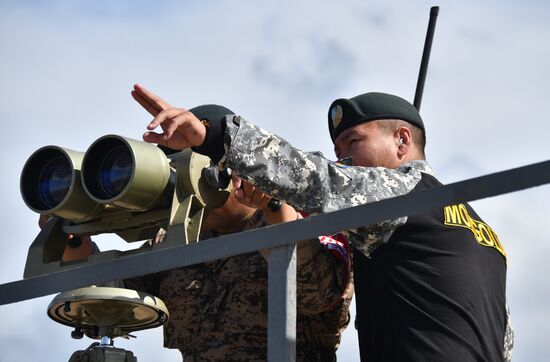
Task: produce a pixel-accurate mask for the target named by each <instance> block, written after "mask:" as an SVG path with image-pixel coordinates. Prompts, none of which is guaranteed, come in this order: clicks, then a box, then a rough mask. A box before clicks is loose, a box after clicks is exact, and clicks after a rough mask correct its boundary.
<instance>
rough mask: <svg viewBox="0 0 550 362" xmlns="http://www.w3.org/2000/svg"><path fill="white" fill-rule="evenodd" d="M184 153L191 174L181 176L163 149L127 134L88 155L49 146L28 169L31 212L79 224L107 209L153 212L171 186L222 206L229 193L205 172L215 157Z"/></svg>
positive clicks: (99, 143) (24, 185)
mask: <svg viewBox="0 0 550 362" xmlns="http://www.w3.org/2000/svg"><path fill="white" fill-rule="evenodd" d="M182 154H185V157H183V158H185V161H184V162H183V164H184V165H185V167H183V168H186V169H185V170H184V171H185V172H183V173H184V174H185V175H179V176H178V177H176V171H175V170H174V168H173V167H171V164H170V162H171V159H169V158H168V157H167V156H166V155H165V153H164V152H163V151H162V150H161V149H160V148H159V147H157V146H155V145H152V144H149V143H147V142H143V141H137V140H134V139H130V138H126V137H122V136H117V135H107V136H103V137H100V138H99V139H97V140H96V141H95V142H94V143H93V144H92V145H91V146H90V147H89V148H88V149H87V151H86V152H85V153H83V152H77V151H73V150H70V149H66V148H62V147H58V146H45V147H42V148H40V149H38V150H37V151H35V152H34V153H33V154H32V155H31V156H30V157H29V159H28V160H27V162H26V163H25V165H24V167H23V171H22V173H21V182H20V186H21V195H22V196H23V200H24V201H25V203H26V204H27V206H28V207H29V208H30V209H31V210H33V211H35V212H37V213H40V214H52V215H55V216H58V217H60V218H63V219H66V220H70V221H73V222H85V221H89V220H92V219H95V218H98V217H99V215H100V214H101V213H102V212H103V211H104V210H105V209H106V208H113V207H115V208H118V209H124V210H127V211H130V212H143V211H147V210H150V209H152V208H154V207H155V206H157V205H159V203H161V202H162V201H166V198H167V195H168V196H169V193H170V192H172V191H173V189H171V188H170V187H169V186H170V185H172V186H174V187H178V185H179V187H181V188H183V189H184V190H185V192H186V193H191V194H196V196H197V197H198V200H199V201H200V202H201V203H202V204H203V205H204V206H210V207H213V208H215V207H218V206H221V205H222V204H223V203H224V202H225V200H226V199H227V196H228V195H227V192H225V193H223V195H221V194H220V193H221V191H223V190H219V188H218V187H215V186H211V182H210V183H209V181H210V180H209V178H208V177H205V176H203V175H204V174H208V173H204V172H203V173H202V174H201V172H200V171H201V170H203V169H206V168H208V166H210V159H208V158H207V157H206V156H202V155H199V154H194V153H192V152H191V151H185V152H182ZM170 157H171V158H175V157H176V158H177V156H174V155H172V156H170ZM208 204H209V205H208ZM167 207H169V206H167Z"/></svg>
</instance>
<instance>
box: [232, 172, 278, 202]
mask: <svg viewBox="0 0 550 362" xmlns="http://www.w3.org/2000/svg"><path fill="white" fill-rule="evenodd" d="M232 182H233V190H234V191H233V192H235V197H236V198H237V200H239V202H240V203H241V204H244V205H246V206H248V207H252V208H254V209H265V208H266V207H267V204H268V203H269V200H270V199H271V197H269V196H267V195H266V194H264V193H263V192H262V191H260V190H258V189H257V188H256V187H254V185H252V184H251V183H250V182H248V181H245V180H242V179H240V178H238V177H237V176H235V175H233V176H232Z"/></svg>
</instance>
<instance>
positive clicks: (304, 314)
mask: <svg viewBox="0 0 550 362" xmlns="http://www.w3.org/2000/svg"><path fill="white" fill-rule="evenodd" d="M265 225H266V222H265V220H264V218H263V214H262V212H261V211H259V212H257V213H256V214H255V216H254V218H253V219H252V220H251V221H250V222H249V223H248V225H247V226H246V227H245V228H244V229H243V230H247V229H253V228H257V227H262V226H265ZM215 236H216V235H213V234H202V235H201V239H207V238H209V237H215ZM163 239H164V231H163V230H161V231H160V232H159V235H158V236H157V238H156V240H155V241H150V242H149V243H154V242H162V241H163ZM341 251H342V253H340V254H341V257H339V258H338V257H335V255H334V253H333V249H330V250H329V248H327V247H326V245H325V243H323V242H320V241H319V240H310V241H305V242H302V243H300V244H299V246H298V260H297V276H296V277H297V279H296V282H297V321H296V324H297V328H296V329H297V333H296V335H297V345H296V355H297V360H298V361H310V360H327V361H330V360H332V358H333V357H334V356H335V351H336V348H337V347H338V345H339V342H340V337H341V332H342V331H343V330H344V328H345V327H346V326H347V324H348V323H349V313H348V309H349V303H350V301H351V297H352V294H353V283H352V276H351V271H350V267H349V263H348V261H349V254H348V253H347V252H346V250H345V248H344V249H341ZM267 253H268V251H261V252H253V253H248V254H243V255H237V256H234V257H229V258H226V259H221V260H217V261H214V262H209V263H203V264H198V265H193V266H189V267H184V268H178V269H174V270H169V271H166V272H162V273H156V274H151V275H146V276H143V277H139V278H134V279H130V280H125V281H124V284H125V286H126V287H127V288H131V289H136V290H140V291H145V292H148V293H150V294H153V295H156V296H159V297H160V298H161V299H162V300H163V301H164V302H165V303H166V305H167V307H168V309H169V311H170V318H169V321H168V322H167V323H166V325H165V326H164V345H165V347H167V348H176V349H179V350H180V351H181V353H182V356H183V360H184V361H265V360H267V262H266V257H267Z"/></svg>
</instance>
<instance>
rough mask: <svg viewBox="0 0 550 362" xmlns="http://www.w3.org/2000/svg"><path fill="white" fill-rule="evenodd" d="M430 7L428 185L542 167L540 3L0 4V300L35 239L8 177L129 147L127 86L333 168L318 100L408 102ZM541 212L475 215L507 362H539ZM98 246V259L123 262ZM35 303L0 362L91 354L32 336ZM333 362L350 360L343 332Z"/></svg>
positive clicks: (149, 349)
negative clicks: (503, 321) (268, 136)
mask: <svg viewBox="0 0 550 362" xmlns="http://www.w3.org/2000/svg"><path fill="white" fill-rule="evenodd" d="M433 5H439V6H440V7H441V10H440V16H439V19H438V24H437V29H436V34H435V39H434V46H433V50H432V57H431V62H430V70H429V74H428V79H427V83H426V88H425V91H424V98H423V102H422V109H421V113H422V116H423V118H424V122H425V124H426V127H427V137H428V148H427V157H428V160H429V161H430V162H431V163H432V165H433V166H434V168H435V170H436V173H437V174H438V176H439V178H440V179H441V180H442V181H444V182H451V181H457V180H461V179H465V178H469V177H474V176H479V175H483V174H487V173H491V172H496V171H500V170H504V169H508V168H512V167H517V166H521V165H525V164H529V163H534V162H538V161H543V160H547V159H549V158H550V157H549V156H550V150H549V148H548V141H547V138H548V136H547V132H545V131H546V127H547V126H546V125H547V124H548V121H549V120H550V107H548V94H550V71H548V67H547V65H548V64H550V47H549V46H548V44H549V41H548V39H550V36H549V35H550V25H549V24H548V21H547V19H548V14H549V10H550V9H549V5H548V4H546V3H545V2H543V1H523V2H521V3H519V2H512V1H499V2H497V1H484V2H479V1H470V0H466V1H462V2H454V1H441V2H438V3H433V2H426V1H419V0H412V1H408V2H406V3H403V2H399V1H396V0H392V1H368V2H365V1H350V0H344V1H340V2H320V1H312V0H308V1H300V2H293V1H266V2H255V1H240V2H235V1H222V0H220V1H211V2H204V1H186V2H178V1H155V2H152V1H110V2H107V1H86V2H80V1H79V2H70V1H40V2H39V1H2V2H0V54H2V57H1V58H0V95H1V97H0V117H2V120H3V122H4V125H5V126H4V132H3V140H2V141H3V142H2V144H1V145H0V148H1V152H2V153H3V157H1V159H0V167H1V168H2V169H4V170H5V171H4V173H3V177H2V178H1V181H0V182H1V187H0V193H1V198H2V200H3V202H4V205H5V210H4V211H3V212H2V214H1V216H2V217H1V218H0V227H1V228H2V230H4V241H3V245H4V252H3V253H2V255H0V268H1V269H0V270H1V273H0V283H5V282H9V281H13V280H17V279H20V278H21V277H22V272H23V267H24V264H25V259H26V253H27V248H28V246H29V245H30V243H31V242H32V240H33V239H34V237H35V236H36V234H37V233H38V226H37V215H35V214H34V213H32V211H30V210H29V209H27V208H26V207H25V205H24V203H23V201H22V199H21V197H20V195H19V175H20V172H21V168H22V166H23V164H24V162H25V160H26V159H27V157H28V156H29V155H30V154H31V153H32V152H33V151H34V150H36V149H38V148H39V147H41V146H44V145H48V144H55V145H60V146H65V147H68V148H72V149H75V150H81V151H84V150H85V149H86V148H87V147H88V146H89V145H90V144H91V143H92V142H93V141H94V140H95V139H97V138H98V137H100V136H102V135H105V134H109V133H114V134H121V135H125V136H129V137H133V138H137V139H140V137H141V134H142V133H143V132H144V130H145V125H146V124H147V123H148V121H149V117H148V116H147V114H145V112H143V111H142V110H141V109H140V107H139V106H137V104H135V103H134V101H133V100H132V99H131V97H130V94H129V92H130V89H131V87H132V84H134V83H136V82H139V83H141V84H144V85H145V86H148V87H149V88H150V89H152V90H153V91H155V92H157V93H158V94H160V95H161V96H163V97H164V98H166V99H167V100H168V101H169V102H171V103H173V104H174V105H178V106H183V107H188V108H190V107H192V106H195V105H198V104H205V103H219V104H222V105H225V106H227V107H228V108H230V109H232V110H234V111H235V112H237V113H240V114H242V115H243V116H245V117H246V118H247V119H249V120H251V121H253V122H254V123H257V124H259V125H261V126H262V127H264V128H267V129H269V130H272V131H274V132H276V133H278V134H280V135H281V136H283V137H285V138H286V139H288V140H289V141H291V142H292V143H293V144H295V145H296V146H298V147H300V148H302V149H305V150H320V151H322V152H323V153H325V155H327V156H328V157H332V144H331V143H330V138H329V136H328V132H327V128H326V127H327V126H326V114H327V110H328V106H329V105H330V103H331V102H332V100H334V99H336V98H340V97H352V96H355V95H357V94H360V93H363V92H366V91H383V92H390V93H394V94H398V95H400V96H402V97H404V98H406V99H409V100H411V101H412V99H413V97H414V88H415V85H416V79H417V75H418V68H419V64H420V57H421V52H422V46H423V42H424V36H425V33H426V26H427V22H428V14H429V9H430V7H431V6H433ZM549 199H550V187H549V186H544V187H540V188H536V189H533V190H528V191H524V192H520V193H515V194H511V195H505V196H500V197H497V198H493V199H489V200H484V201H479V202H476V203H474V207H475V208H476V209H477V211H478V213H479V214H480V215H481V216H482V217H483V218H484V219H485V221H486V222H487V223H489V224H491V225H492V226H493V228H494V229H495V230H497V232H498V233H499V236H500V239H501V240H502V242H503V244H504V246H505V248H506V251H507V253H508V256H509V261H508V266H509V272H508V298H509V304H510V307H511V310H512V317H513V322H514V326H515V329H516V349H515V352H514V357H515V358H514V360H516V361H534V360H548V359H550V346H549V345H548V343H547V341H546V340H547V337H546V336H547V335H548V334H549V333H550V306H549V305H548V303H547V302H546V301H547V300H548V298H549V297H550V280H549V279H550V277H549V275H550V270H549V269H550V266H549V263H548V262H547V258H548V257H550V240H549V234H550V233H549V232H548V231H547V228H546V223H547V222H548V219H549V216H550V213H549V212H548V210H547V207H546V203H547V200H549ZM97 240H98V244H99V246H100V247H101V248H102V249H108V248H120V249H122V248H128V247H133V246H132V245H130V246H129V245H126V244H125V243H123V242H120V241H118V240H116V238H113V237H111V236H108V235H107V236H102V237H99V238H98V239H97ZM51 298H52V296H49V297H44V298H39V299H35V300H31V301H26V302H21V303H17V304H12V305H7V306H0V321H2V323H3V328H1V329H0V361H23V360H32V359H38V360H45V361H60V360H68V358H69V356H70V353H71V352H72V351H74V350H77V349H83V348H85V347H86V346H87V345H88V344H89V343H91V341H89V340H81V341H76V340H71V339H70V329H69V328H67V327H64V326H61V325H58V324H56V323H54V322H52V321H50V320H49V319H48V317H47V316H46V307H47V305H48V303H49V301H50V300H51ZM137 335H138V340H137V341H136V340H133V341H129V342H124V341H121V342H118V343H117V345H119V346H121V347H124V348H128V349H130V350H132V351H134V352H135V353H136V355H137V356H138V358H139V359H140V360H141V361H149V360H152V359H153V358H156V359H157V360H163V361H176V360H178V355H177V353H175V352H173V351H168V350H163V349H162V348H161V344H162V342H161V341H162V333H161V331H160V329H159V330H155V331H151V332H139V333H137ZM45 356H46V357H45ZM339 357H340V359H341V360H345V361H357V360H358V355H357V349H356V341H355V333H354V331H353V329H352V328H348V329H347V330H346V332H345V335H344V339H343V343H342V348H341V349H340V351H339Z"/></svg>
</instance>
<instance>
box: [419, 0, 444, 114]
mask: <svg viewBox="0 0 550 362" xmlns="http://www.w3.org/2000/svg"><path fill="white" fill-rule="evenodd" d="M438 14H439V6H433V7H432V8H431V9H430V22H429V23H428V32H427V33H426V41H425V42H424V52H423V53H422V62H421V63H420V72H419V73H418V82H417V83H416V92H415V94H414V103H413V104H414V107H415V108H416V109H417V110H419V111H420V104H421V103H422V93H423V92H424V83H425V82H426V73H427V72H428V62H429V61H430V52H431V51H432V41H433V38H434V32H435V22H436V21H437V15H438Z"/></svg>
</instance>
